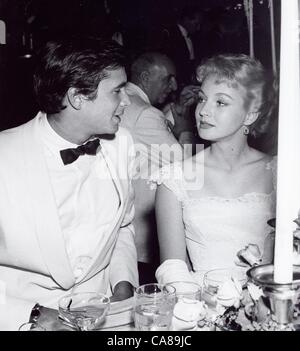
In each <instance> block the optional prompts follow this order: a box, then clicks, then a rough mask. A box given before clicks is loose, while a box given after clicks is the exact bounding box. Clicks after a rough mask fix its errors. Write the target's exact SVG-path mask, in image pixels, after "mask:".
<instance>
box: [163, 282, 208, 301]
mask: <svg viewBox="0 0 300 351" xmlns="http://www.w3.org/2000/svg"><path fill="white" fill-rule="evenodd" d="M166 286H173V287H174V288H175V289H176V300H177V301H178V300H181V299H183V298H185V299H191V300H198V301H200V300H201V286H200V285H199V284H197V283H194V282H189V281H186V282H185V281H176V282H171V283H168V284H167V285H166Z"/></svg>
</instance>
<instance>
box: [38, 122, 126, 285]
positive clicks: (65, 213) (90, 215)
mask: <svg viewBox="0 0 300 351" xmlns="http://www.w3.org/2000/svg"><path fill="white" fill-rule="evenodd" d="M40 129H41V133H42V136H43V143H44V150H43V152H44V154H45V159H46V163H47V167H48V169H49V174H50V180H51V183H52V187H53V192H54V197H55V200H56V204H57V209H58V214H59V219H60V224H61V229H62V233H63V236H64V240H65V243H66V251H67V254H68V257H69V259H70V263H71V267H72V269H73V272H74V276H75V278H76V279H78V278H79V277H80V276H81V275H82V274H83V272H84V270H85V269H86V268H87V266H88V265H89V262H90V261H91V259H92V257H93V256H94V255H95V248H96V247H97V244H98V243H99V241H100V240H101V237H102V236H103V235H104V233H105V231H106V230H107V229H108V227H109V224H110V222H111V220H112V219H113V218H114V216H115V215H116V213H117V210H118V207H119V203H120V201H119V196H118V193H117V190H116V188H115V185H114V183H113V181H112V177H111V175H110V172H109V169H108V167H107V164H106V161H105V159H104V157H103V155H102V152H101V151H100V149H101V147H99V148H98V152H97V154H96V156H93V155H82V156H80V157H79V158H78V159H77V160H76V161H74V162H73V163H71V164H69V165H64V164H63V162H62V159H61V157H60V150H62V149H67V148H76V147H77V146H78V145H75V144H73V143H70V142H68V141H67V140H65V139H63V138H62V137H60V136H59V135H58V134H57V133H56V132H55V131H54V130H53V129H52V127H51V126H50V124H49V122H48V120H47V118H46V117H43V118H42V119H41V122H40ZM107 199H109V201H107Z"/></svg>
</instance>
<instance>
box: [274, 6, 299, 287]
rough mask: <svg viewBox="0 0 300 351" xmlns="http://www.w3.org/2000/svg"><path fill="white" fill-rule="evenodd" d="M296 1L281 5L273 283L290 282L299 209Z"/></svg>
mask: <svg viewBox="0 0 300 351" xmlns="http://www.w3.org/2000/svg"><path fill="white" fill-rule="evenodd" d="M299 100H300V85H299V42H298V0H288V1H282V2H281V55H280V99H279V126H278V171H277V209H276V212H277V214H276V236H275V257H274V280H275V282H276V283H282V284H284V283H290V282H291V281H292V279H293V230H294V229H295V224H294V223H293V220H294V219H295V218H296V217H297V213H298V210H299V208H300V106H299Z"/></svg>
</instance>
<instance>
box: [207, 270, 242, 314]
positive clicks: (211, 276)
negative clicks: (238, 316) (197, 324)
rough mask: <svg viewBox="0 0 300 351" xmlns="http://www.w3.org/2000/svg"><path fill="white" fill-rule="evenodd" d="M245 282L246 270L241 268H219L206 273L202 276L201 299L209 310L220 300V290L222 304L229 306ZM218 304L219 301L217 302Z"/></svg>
mask: <svg viewBox="0 0 300 351" xmlns="http://www.w3.org/2000/svg"><path fill="white" fill-rule="evenodd" d="M246 282H247V276H246V270H245V269H243V268H240V269H239V268H237V267H233V268H221V269H213V270H211V271H208V272H206V273H205V275H204V279H203V289H202V299H203V300H204V301H205V302H206V303H207V305H208V306H209V307H210V308H215V307H216V306H217V303H218V301H219V300H220V299H221V296H219V295H220V288H221V287H222V289H223V288H224V290H226V291H225V292H222V301H221V302H222V304H224V305H230V302H231V301H232V300H234V299H235V298H237V297H238V294H239V292H240V291H239V290H240V288H242V287H243V286H244V285H245V283H246ZM219 302H220V301H219Z"/></svg>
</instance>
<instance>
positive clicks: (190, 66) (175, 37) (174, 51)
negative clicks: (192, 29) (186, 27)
mask: <svg viewBox="0 0 300 351" xmlns="http://www.w3.org/2000/svg"><path fill="white" fill-rule="evenodd" d="M160 50H161V51H162V52H164V53H165V54H166V55H168V56H169V57H170V59H171V60H172V61H173V62H174V64H175V67H176V72H177V81H178V84H179V86H184V85H186V84H190V82H191V76H192V74H193V73H194V68H195V67H194V65H195V63H194V60H191V59H190V52H189V49H188V46H187V43H186V41H185V38H184V36H183V35H182V33H181V31H180V29H179V27H178V25H174V26H171V27H168V28H165V29H163V31H162V41H161V45H160Z"/></svg>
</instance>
